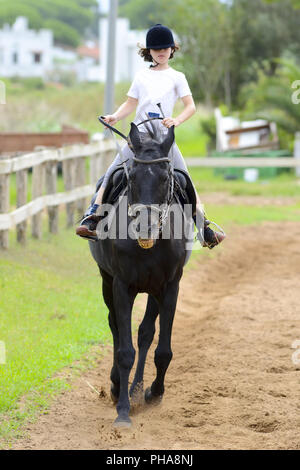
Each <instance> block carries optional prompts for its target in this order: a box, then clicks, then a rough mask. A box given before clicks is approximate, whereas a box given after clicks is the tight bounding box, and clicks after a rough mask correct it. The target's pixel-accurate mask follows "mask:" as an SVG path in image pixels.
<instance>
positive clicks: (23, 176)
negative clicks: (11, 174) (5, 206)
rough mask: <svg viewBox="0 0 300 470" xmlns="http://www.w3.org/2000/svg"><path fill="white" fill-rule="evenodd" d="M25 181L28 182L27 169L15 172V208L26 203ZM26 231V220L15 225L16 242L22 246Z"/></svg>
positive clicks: (24, 241)
mask: <svg viewBox="0 0 300 470" xmlns="http://www.w3.org/2000/svg"><path fill="white" fill-rule="evenodd" d="M27 181H28V172H27V168H26V169H25V170H20V171H17V172H16V183H17V207H21V206H24V204H26V202H27ZM26 229H27V220H24V221H23V222H20V223H19V224H17V241H18V242H19V243H21V244H22V245H25V243H26Z"/></svg>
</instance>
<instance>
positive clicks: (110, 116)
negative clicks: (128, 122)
mask: <svg viewBox="0 0 300 470" xmlns="http://www.w3.org/2000/svg"><path fill="white" fill-rule="evenodd" d="M103 121H105V122H106V123H107V124H110V125H111V126H113V125H114V124H116V122H118V119H117V118H116V116H115V115H114V114H108V115H107V116H104V117H103Z"/></svg>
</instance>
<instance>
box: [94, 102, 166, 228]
mask: <svg viewBox="0 0 300 470" xmlns="http://www.w3.org/2000/svg"><path fill="white" fill-rule="evenodd" d="M157 106H158V107H159V109H160V111H161V113H162V115H163V117H151V118H149V119H145V120H144V121H141V122H139V123H138V124H137V126H141V125H142V124H145V123H146V122H149V121H153V120H155V119H159V120H163V119H164V118H165V116H164V113H163V111H162V108H161V105H160V103H158V104H157ZM103 118H104V116H99V117H98V120H99V121H100V122H101V124H103V125H104V126H105V127H107V128H108V129H109V130H110V132H111V135H112V136H113V138H114V140H115V142H116V146H117V148H118V152H119V154H120V156H121V158H122V165H123V168H124V171H125V175H126V178H127V181H129V173H128V168H127V165H126V162H127V161H128V159H127V160H124V158H123V154H122V149H121V146H120V144H119V142H118V141H117V139H116V137H115V135H114V133H115V134H118V135H119V136H120V137H122V138H123V139H124V140H126V142H127V144H128V145H129V147H130V148H131V149H132V146H131V143H130V141H129V139H128V137H126V136H125V135H124V134H123V133H122V132H120V131H118V129H116V128H115V127H113V126H111V125H110V124H107V123H106V122H105V121H104V119H103ZM132 159H133V160H134V161H135V162H137V163H142V164H144V165H151V164H154V163H162V162H166V163H169V164H170V163H171V159H170V158H168V157H163V158H157V159H153V160H142V159H140V158H137V157H135V156H134V157H132ZM170 174H171V181H170V185H169V194H168V200H167V203H166V204H165V207H164V208H163V209H162V210H160V209H157V208H155V207H151V210H156V211H158V212H159V213H160V217H159V218H160V227H159V231H160V232H161V230H162V227H163V225H164V223H165V221H166V220H167V217H168V214H169V210H170V203H171V201H172V199H173V194H174V172H173V168H172V166H171V171H170ZM146 207H148V206H146ZM136 209H137V208H136ZM128 215H133V210H132V207H131V205H130V204H129V203H128Z"/></svg>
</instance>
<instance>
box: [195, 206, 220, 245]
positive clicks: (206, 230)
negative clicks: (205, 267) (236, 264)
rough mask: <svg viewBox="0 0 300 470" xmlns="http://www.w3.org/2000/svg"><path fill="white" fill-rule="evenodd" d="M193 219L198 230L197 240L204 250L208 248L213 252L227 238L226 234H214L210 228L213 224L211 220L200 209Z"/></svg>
mask: <svg viewBox="0 0 300 470" xmlns="http://www.w3.org/2000/svg"><path fill="white" fill-rule="evenodd" d="M193 219H194V222H195V225H196V227H197V230H198V233H197V238H198V240H199V242H200V243H201V245H202V246H203V247H204V248H206V247H207V248H209V249H210V250H212V249H213V248H214V247H215V246H217V245H219V244H220V243H221V242H222V241H223V240H224V239H225V238H226V234H225V233H224V232H214V231H213V230H212V229H211V228H210V227H209V225H210V224H211V223H213V222H210V220H208V219H207V218H206V216H205V214H204V212H201V211H200V210H199V209H198V208H197V210H196V214H195V215H194V216H193Z"/></svg>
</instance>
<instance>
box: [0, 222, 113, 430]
mask: <svg viewBox="0 0 300 470" xmlns="http://www.w3.org/2000/svg"><path fill="white" fill-rule="evenodd" d="M62 223H63V221H62ZM13 235H14V234H13ZM0 340H1V341H4V342H5V344H6V353H7V358H6V359H7V362H6V364H5V365H0V377H1V380H0V436H4V437H6V438H9V437H10V436H11V435H15V434H16V433H18V430H19V428H20V426H21V425H22V424H24V422H26V420H27V419H29V418H31V417H32V415H33V414H34V410H35V413H36V412H37V411H39V410H40V409H41V407H42V408H43V407H44V406H46V405H47V403H48V398H49V397H50V396H51V395H53V394H55V393H57V392H59V391H60V390H61V389H62V388H66V387H67V386H68V384H67V382H66V380H64V379H59V378H55V373H56V372H57V371H59V370H61V369H63V368H64V367H66V366H69V365H70V364H72V363H74V361H76V360H79V359H80V358H82V357H83V356H84V355H86V354H88V353H89V352H91V354H88V355H87V357H86V361H87V362H89V360H94V358H95V354H94V353H92V351H91V348H92V346H93V345H95V344H98V345H99V344H104V343H107V342H109V341H110V340H111V334H110V331H109V327H108V321H107V309H106V307H105V306H104V303H103V300H102V296H101V280H100V276H99V273H98V268H97V266H96V264H95V262H94V261H93V260H92V258H91V255H90V253H89V248H88V244H87V243H85V241H83V240H80V239H79V238H78V237H76V236H75V235H74V232H73V229H72V230H71V229H69V230H66V229H65V230H61V233H60V234H59V235H57V236H55V235H49V234H47V233H44V236H43V240H41V241H37V240H30V239H29V241H28V244H27V247H26V248H23V247H21V246H17V244H16V243H15V242H14V241H13V239H11V246H10V249H9V251H8V252H1V253H0ZM100 351H101V348H100ZM100 351H99V348H98V355H99V353H100ZM24 397H25V406H23V408H22V411H21V410H20V407H19V400H20V398H23V399H24Z"/></svg>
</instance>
